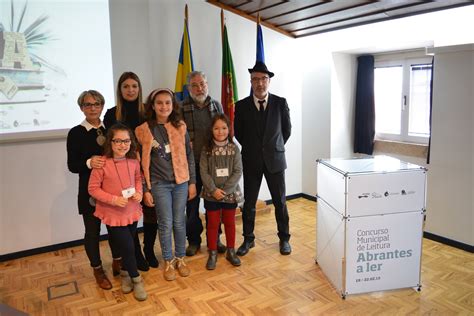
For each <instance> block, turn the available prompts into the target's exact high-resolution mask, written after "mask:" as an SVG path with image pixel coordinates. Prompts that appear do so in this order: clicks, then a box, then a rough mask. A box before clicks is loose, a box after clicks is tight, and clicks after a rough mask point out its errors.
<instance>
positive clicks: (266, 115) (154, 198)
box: [67, 62, 291, 300]
mask: <svg viewBox="0 0 474 316" xmlns="http://www.w3.org/2000/svg"><path fill="white" fill-rule="evenodd" d="M249 72H250V76H251V85H252V94H251V96H249V97H247V98H244V99H243V100H240V101H238V102H237V104H236V107H235V120H234V134H235V138H236V139H237V140H238V142H239V144H240V145H241V147H242V154H241V151H240V149H239V146H238V145H236V143H234V141H233V137H232V125H231V122H230V121H229V118H228V117H227V116H226V115H225V114H224V113H223V109H222V105H221V104H220V103H219V102H218V101H216V100H214V99H213V98H211V97H210V96H209V94H208V87H207V78H206V76H205V74H204V73H203V72H200V71H194V72H192V73H190V74H189V75H188V81H187V88H188V91H189V97H187V98H186V99H185V100H184V101H183V102H181V103H178V102H177V101H176V99H175V95H174V93H173V91H171V90H170V89H167V88H159V89H155V90H153V91H152V92H151V93H150V94H149V96H148V98H147V99H146V102H145V103H143V97H142V86H141V83H140V79H139V78H138V76H137V75H136V74H134V73H133V72H125V73H123V74H122V76H121V77H120V79H119V81H118V85H117V95H116V100H117V101H116V106H115V107H113V108H111V109H109V110H107V112H106V114H105V116H104V120H103V121H102V120H101V119H100V117H101V114H102V111H103V108H104V104H105V100H104V97H103V96H102V95H101V94H100V93H99V92H98V91H95V90H87V91H84V92H82V93H81V94H80V96H79V98H78V100H77V103H78V105H79V107H80V110H81V111H82V112H83V113H84V116H85V119H84V121H83V122H82V123H81V124H80V125H78V126H75V127H74V128H72V129H71V130H70V131H69V134H68V138H67V154H68V157H67V163H68V168H69V170H70V171H71V172H73V173H78V174H79V192H78V207H79V213H80V214H81V215H82V217H83V222H84V228H85V235H84V245H85V250H86V253H87V256H88V258H89V261H90V265H91V267H92V268H93V271H94V276H95V279H96V282H97V284H98V286H99V287H101V288H103V289H111V288H112V284H111V282H110V280H109V279H108V277H107V275H106V274H105V272H104V269H103V266H102V261H101V257H100V252H99V237H100V227H101V223H104V224H105V225H106V228H107V231H108V234H109V239H108V241H109V245H110V249H111V253H112V258H113V261H112V272H113V275H114V276H118V275H120V276H121V288H122V291H123V292H124V293H130V292H132V291H133V293H134V296H135V298H136V299H137V300H145V299H146V298H147V293H146V290H145V286H144V282H143V278H142V277H141V276H140V274H139V272H138V270H141V271H147V270H148V269H149V267H158V266H159V261H158V259H157V258H156V256H155V252H154V245H155V239H156V236H157V233H158V237H159V242H160V245H161V252H162V258H163V260H164V267H163V277H164V279H165V280H168V281H172V280H174V279H176V275H177V274H178V275H180V276H181V277H187V276H189V275H190V269H189V267H188V265H187V264H186V262H185V260H184V258H185V256H193V255H195V254H196V253H197V252H198V251H199V250H200V247H201V242H202V240H201V234H202V232H203V230H204V227H203V224H202V221H201V219H200V216H199V203H200V199H201V198H203V199H204V208H205V210H206V213H205V215H206V216H205V217H206V235H207V248H208V252H209V256H208V259H207V262H206V268H207V269H208V270H214V269H215V268H216V264H217V258H218V253H225V258H226V259H227V260H228V261H229V262H230V263H231V264H232V265H233V266H240V265H241V261H240V259H239V256H244V255H246V254H247V253H248V252H249V250H250V249H251V248H252V247H254V246H255V241H254V239H255V235H254V225H255V205H256V201H257V197H258V193H259V190H260V185H261V181H262V177H263V176H265V179H266V181H267V184H268V188H269V190H270V194H271V197H272V201H273V204H274V206H275V217H276V221H277V226H278V236H279V238H280V244H279V246H280V253H281V254H282V255H288V254H290V253H291V246H290V244H289V239H290V234H289V217H288V210H287V207H286V200H285V198H286V192H285V175H284V170H285V169H286V161H285V143H286V142H287V140H288V138H289V137H290V134H291V122H290V116H289V108H288V105H287V103H286V100H285V99H284V98H280V97H278V96H276V95H273V94H270V93H269V92H268V90H269V83H270V78H271V77H273V75H274V74H273V73H272V72H270V71H269V70H268V69H267V67H266V65H265V64H264V63H262V62H257V63H256V64H255V66H254V67H253V68H251V69H249ZM242 174H243V177H244V193H245V198H244V194H243V192H242V190H241V188H240V186H239V181H240V179H241V177H242ZM244 200H245V201H244ZM242 201H244V204H243V208H242V222H243V236H244V241H243V243H242V244H241V246H240V247H239V248H238V249H237V250H235V213H236V208H237V206H238V204H239V203H241V202H242ZM142 216H143V232H144V236H143V253H142V250H141V246H140V242H139V239H138V235H137V224H138V221H139V220H140V218H141V217H142ZM222 224H223V226H224V231H225V241H226V245H224V244H223V243H222V242H221V241H220V234H221V232H222V230H221V226H222ZM186 237H187V239H188V247H187V248H186ZM173 241H174V251H173Z"/></svg>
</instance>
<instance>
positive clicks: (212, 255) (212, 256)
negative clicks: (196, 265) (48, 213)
mask: <svg viewBox="0 0 474 316" xmlns="http://www.w3.org/2000/svg"><path fill="white" fill-rule="evenodd" d="M216 263H217V250H209V258H207V263H206V269H207V270H214V269H215V268H216Z"/></svg>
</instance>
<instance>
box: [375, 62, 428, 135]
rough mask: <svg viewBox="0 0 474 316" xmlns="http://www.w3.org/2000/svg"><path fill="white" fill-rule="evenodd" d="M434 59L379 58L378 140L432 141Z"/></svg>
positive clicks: (376, 131) (376, 128)
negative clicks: (431, 103)
mask: <svg viewBox="0 0 474 316" xmlns="http://www.w3.org/2000/svg"><path fill="white" fill-rule="evenodd" d="M431 68H432V67H431V58H421V59H420V58H418V59H398V60H385V61H377V62H376V63H375V73H374V90H375V91H374V92H375V134H376V136H375V137H376V139H382V140H395V141H401V142H410V143H422V144H426V143H428V138H429V136H430V131H429V119H430V82H431V71H432V69H431Z"/></svg>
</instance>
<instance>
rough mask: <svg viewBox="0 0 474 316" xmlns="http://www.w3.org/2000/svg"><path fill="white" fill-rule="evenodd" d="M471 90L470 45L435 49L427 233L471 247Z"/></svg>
mask: <svg viewBox="0 0 474 316" xmlns="http://www.w3.org/2000/svg"><path fill="white" fill-rule="evenodd" d="M466 46H468V47H466ZM473 91H474V44H473V45H465V46H462V47H459V46H458V47H450V48H449V50H448V49H446V48H441V49H439V50H438V52H437V50H436V49H435V68H434V87H433V114H432V133H431V135H432V136H431V137H432V138H431V160H430V164H429V165H428V168H429V172H428V203H427V221H426V231H429V232H432V233H435V234H437V235H440V236H443V237H447V238H450V239H454V240H457V241H460V242H463V243H466V244H470V245H473V244H474V232H473V228H474V215H473V213H474V199H473V196H474V186H473V184H474V182H473V180H474V177H473V174H474V153H473V151H474V106H473V105H474V92H473Z"/></svg>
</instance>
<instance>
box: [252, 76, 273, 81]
mask: <svg viewBox="0 0 474 316" xmlns="http://www.w3.org/2000/svg"><path fill="white" fill-rule="evenodd" d="M268 79H270V77H267V76H265V77H262V78H258V77H253V78H252V79H250V81H252V82H253V83H257V82H260V81H261V82H267V81H268Z"/></svg>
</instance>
